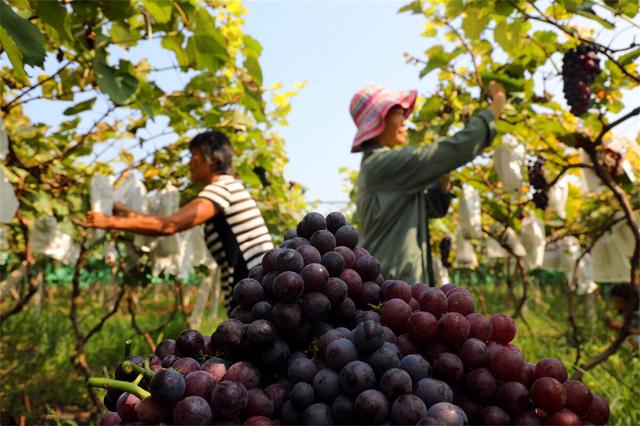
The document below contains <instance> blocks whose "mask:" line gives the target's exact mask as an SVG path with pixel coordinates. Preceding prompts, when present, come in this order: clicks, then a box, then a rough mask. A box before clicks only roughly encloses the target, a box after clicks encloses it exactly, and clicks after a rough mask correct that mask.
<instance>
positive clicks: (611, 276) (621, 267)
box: [591, 222, 633, 283]
mask: <svg viewBox="0 0 640 426" xmlns="http://www.w3.org/2000/svg"><path fill="white" fill-rule="evenodd" d="M621 224H624V225H626V223H625V222H621ZM618 225H620V224H618ZM618 225H616V226H618ZM614 228H615V227H614ZM626 228H627V229H628V230H629V231H628V232H631V230H630V229H629V228H628V226H627V227H626ZM625 232H626V230H625V229H624V228H623V227H621V228H620V229H616V231H615V232H614V231H613V230H611V231H609V232H606V233H605V234H604V235H603V236H602V237H600V239H599V240H598V241H596V243H595V244H594V245H593V248H592V249H591V256H592V257H593V279H594V280H595V281H597V282H599V283H616V282H628V281H629V279H630V278H631V255H632V254H633V252H631V254H630V253H629V250H628V248H629V247H631V245H628V246H627V244H625V242H624V241H625V240H624V239H623V238H621V235H624V234H625ZM631 237H632V238H633V234H632V235H631Z"/></svg>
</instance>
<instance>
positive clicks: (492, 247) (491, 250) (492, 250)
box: [485, 237, 509, 259]
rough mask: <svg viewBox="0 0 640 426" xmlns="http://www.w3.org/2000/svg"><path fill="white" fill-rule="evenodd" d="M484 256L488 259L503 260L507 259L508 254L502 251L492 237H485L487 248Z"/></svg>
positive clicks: (502, 248)
mask: <svg viewBox="0 0 640 426" xmlns="http://www.w3.org/2000/svg"><path fill="white" fill-rule="evenodd" d="M485 256H487V257H488V258H489V259H505V258H507V257H509V252H507V250H505V249H504V247H502V246H501V245H500V243H499V242H498V240H496V239H495V238H493V237H487V248H486V250H485Z"/></svg>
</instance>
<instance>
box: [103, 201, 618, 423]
mask: <svg viewBox="0 0 640 426" xmlns="http://www.w3.org/2000/svg"><path fill="white" fill-rule="evenodd" d="M358 240H359V236H358V233H357V232H356V231H355V230H354V229H353V228H352V227H351V226H350V225H349V224H348V223H347V221H346V220H345V218H344V216H342V215H341V214H340V213H331V214H329V215H328V216H327V217H326V218H325V217H324V216H322V215H319V214H317V213H310V214H308V215H307V216H305V218H304V219H303V220H302V222H301V223H300V225H299V226H298V228H297V229H296V230H295V231H290V232H288V233H287V235H286V239H285V241H284V243H283V244H282V245H281V246H280V247H279V248H276V249H273V250H272V251H270V252H268V253H267V254H265V256H264V258H263V259H262V264H261V265H260V266H257V267H256V268H254V269H253V270H252V271H250V274H249V275H250V277H249V278H247V279H244V280H242V281H240V282H238V283H237V285H236V286H235V287H234V291H233V297H234V301H235V303H236V304H237V307H236V308H235V309H234V310H233V311H232V313H231V318H230V319H228V320H226V321H223V322H222V323H220V325H219V326H218V327H217V328H216V330H215V332H214V333H213V335H212V336H211V337H209V336H206V335H202V334H201V333H199V332H198V331H196V330H186V331H183V332H182V333H181V334H180V335H179V336H178V337H177V338H176V339H175V341H174V340H171V339H168V340H164V341H163V342H161V343H160V344H159V345H158V347H157V348H156V350H155V353H154V354H153V355H148V356H147V357H144V358H142V357H129V359H128V360H127V361H128V363H129V364H130V363H134V364H136V365H137V366H139V367H140V368H146V370H147V371H148V373H149V374H147V375H146V376H145V379H144V380H143V381H142V382H140V384H139V385H140V386H141V387H142V388H144V389H147V390H148V391H149V393H150V396H148V397H144V398H138V397H137V396H135V395H133V394H132V393H129V392H123V391H119V390H116V387H112V388H111V389H109V390H108V391H107V393H106V395H105V399H104V402H105V405H106V406H107V408H108V409H109V410H110V412H109V413H108V414H107V415H106V416H105V417H104V418H103V420H102V423H101V424H105V425H106V424H109V425H112V424H120V423H130V422H141V423H143V424H156V423H166V424H176V425H186V424H194V425H197V424H225V425H228V424H233V425H236V424H237V425H249V426H251V425H277V424H284V425H293V424H305V425H322V424H343V425H350V424H395V425H466V424H485V425H495V424H517V425H525V424H530V425H535V424H554V425H564V424H567V425H569V424H572V425H573V424H606V422H607V421H608V419H609V408H608V406H607V404H606V402H605V401H604V400H603V399H602V398H601V397H599V396H597V395H592V394H591V392H590V391H589V389H588V388H587V387H586V386H585V385H584V384H583V383H582V382H579V381H575V380H567V371H566V369H565V368H564V366H563V365H562V363H561V362H560V361H558V360H555V359H545V360H542V361H541V362H539V363H538V364H531V363H527V362H526V361H525V360H524V358H523V356H522V354H521V352H520V351H519V349H518V348H517V347H516V346H515V345H514V344H513V343H511V341H512V339H513V338H514V337H515V334H516V329H515V323H514V322H513V320H512V319H511V318H510V317H509V316H507V315H504V314H496V315H493V316H490V317H486V316H484V315H481V314H478V313H475V302H474V300H473V297H472V295H471V293H470V292H469V291H468V290H466V289H464V288H461V287H457V286H456V285H453V284H447V285H445V286H443V287H442V288H433V287H429V286H428V285H426V284H423V283H417V284H414V285H409V284H408V283H406V282H404V281H400V280H384V279H383V277H382V276H381V275H380V266H379V263H378V260H377V259H376V258H375V257H373V256H371V255H369V254H368V252H367V251H366V250H365V249H363V248H361V247H358V246H357V244H358ZM125 364H127V363H124V364H120V365H119V366H118V368H117V369H116V379H118V380H122V381H127V382H130V381H134V380H136V378H137V379H138V380H139V379H140V376H139V375H137V374H136V373H134V372H129V371H128V370H127V369H126V368H123V367H124V365H125Z"/></svg>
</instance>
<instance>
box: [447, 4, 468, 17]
mask: <svg viewBox="0 0 640 426" xmlns="http://www.w3.org/2000/svg"><path fill="white" fill-rule="evenodd" d="M446 4H447V6H446V14H447V16H448V17H451V18H455V17H457V16H459V15H460V14H461V13H462V12H463V11H464V2H463V1H462V0H449V1H447V2H446Z"/></svg>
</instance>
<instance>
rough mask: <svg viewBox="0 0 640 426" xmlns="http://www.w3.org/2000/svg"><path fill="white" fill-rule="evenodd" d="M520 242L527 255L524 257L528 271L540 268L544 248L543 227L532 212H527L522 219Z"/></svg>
mask: <svg viewBox="0 0 640 426" xmlns="http://www.w3.org/2000/svg"><path fill="white" fill-rule="evenodd" d="M520 241H521V242H522V245H523V246H524V249H525V251H526V253H527V254H526V255H525V256H524V261H525V265H526V267H527V268H528V269H536V268H539V267H541V266H542V264H543V262H544V250H545V246H546V241H545V232H544V225H543V224H542V222H541V221H540V220H539V219H538V218H537V217H536V215H535V213H533V212H529V214H528V215H527V216H525V217H524V218H523V219H522V227H521V229H520Z"/></svg>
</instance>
